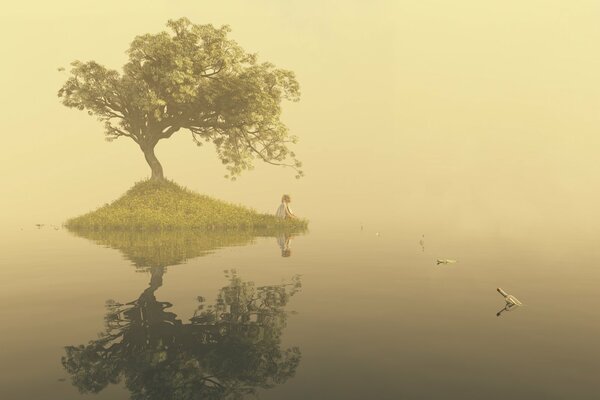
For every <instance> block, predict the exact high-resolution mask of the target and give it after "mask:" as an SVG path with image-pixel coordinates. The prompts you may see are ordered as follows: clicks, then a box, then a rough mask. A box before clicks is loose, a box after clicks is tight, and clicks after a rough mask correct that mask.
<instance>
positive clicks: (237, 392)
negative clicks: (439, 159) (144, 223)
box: [0, 221, 600, 400]
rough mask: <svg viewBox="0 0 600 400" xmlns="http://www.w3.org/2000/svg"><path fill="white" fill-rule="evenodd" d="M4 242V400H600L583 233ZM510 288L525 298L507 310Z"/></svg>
mask: <svg viewBox="0 0 600 400" xmlns="http://www.w3.org/2000/svg"><path fill="white" fill-rule="evenodd" d="M256 235H258V236H256ZM4 237H6V238H7V239H6V240H5V246H4V248H3V251H2V252H1V254H0V263H1V264H2V268H1V269H0V274H2V279H0V282H1V283H0V285H1V286H0V317H1V319H2V321H3V323H2V325H1V328H0V329H1V338H2V349H1V351H0V363H1V365H0V367H1V369H2V374H1V375H0V398H2V399H7V400H18V399H27V400H30V399H61V400H68V399H83V398H86V399H112V400H116V399H129V398H133V399H168V398H177V399H238V398H254V397H253V396H255V395H256V396H258V397H259V398H261V399H303V400H305V399H507V398H513V399H595V398H597V396H598V392H599V389H600V383H598V372H599V371H600V347H599V346H598V338H599V337H600V320H599V318H598V315H597V308H596V307H595V305H597V304H599V302H600V291H599V290H598V284H599V278H600V272H599V271H598V267H597V265H596V264H597V260H598V259H599V256H600V250H599V249H598V247H597V246H595V243H594V241H593V240H592V239H591V238H590V237H589V236H587V235H584V234H581V235H576V234H573V233H571V234H568V235H567V234H562V233H561V232H552V231H551V230H548V231H544V232H525V233H520V234H519V235H513V236H511V235H503V234H499V233H494V232H487V233H484V234H481V233H479V234H471V235H468V234H465V233H457V232H452V231H444V230H443V229H440V230H437V229H431V228H428V229H427V231H422V230H419V229H418V227H402V226H397V225H393V224H387V225H386V224H381V225H379V226H371V225H369V224H368V223H365V224H364V225H363V226H361V225H360V224H350V223H348V224H319V223H318V221H317V222H315V223H312V224H311V226H310V231H309V232H306V233H304V234H291V233H281V234H279V235H276V236H275V237H262V236H260V233H259V232H258V233H257V232H255V233H243V232H242V233H239V232H238V233H235V232H229V233H213V234H200V233H171V234H168V233H163V234H160V235H153V234H149V233H147V234H127V233H114V234H88V235H81V234H80V235H76V234H73V233H71V232H69V231H67V230H66V229H64V228H61V227H53V226H42V227H40V228H37V227H35V226H23V227H4ZM437 259H453V260H456V263H448V264H438V263H437V262H436V260H437ZM498 287H501V288H502V289H504V290H505V291H506V292H508V293H509V294H512V295H514V296H516V297H517V298H518V299H519V300H520V301H521V302H522V303H523V305H522V306H520V307H513V308H506V307H505V301H504V298H503V297H502V296H501V295H500V294H499V293H498V292H497V291H496V288H498ZM90 393H95V394H90Z"/></svg>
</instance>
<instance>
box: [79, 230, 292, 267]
mask: <svg viewBox="0 0 600 400" xmlns="http://www.w3.org/2000/svg"><path fill="white" fill-rule="evenodd" d="M71 232H72V233H74V234H75V235H77V236H81V237H84V238H86V239H89V240H92V241H94V242H96V243H98V244H100V245H102V246H107V247H111V248H114V249H117V250H119V251H121V252H122V253H123V255H124V256H125V257H126V258H127V259H128V260H130V261H131V262H132V263H133V264H135V265H136V266H137V267H139V268H148V267H165V266H169V265H177V264H181V263H183V262H185V261H186V260H189V259H192V258H195V257H200V256H203V255H206V254H209V253H211V252H213V251H215V250H217V249H219V248H222V247H230V246H243V245H247V244H249V243H252V242H253V241H254V239H255V238H256V237H261V236H263V237H277V236H280V235H287V236H289V235H290V234H291V233H292V232H286V231H285V232H284V231H280V230H273V229H268V230H266V229H262V230H257V229H254V230H231V231H218V230H215V231H193V230H173V231H115V230H108V231H106V230H105V231H101V230H100V231H99V230H71ZM298 233H300V232H298Z"/></svg>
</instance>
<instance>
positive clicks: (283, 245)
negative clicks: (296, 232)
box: [277, 234, 292, 257]
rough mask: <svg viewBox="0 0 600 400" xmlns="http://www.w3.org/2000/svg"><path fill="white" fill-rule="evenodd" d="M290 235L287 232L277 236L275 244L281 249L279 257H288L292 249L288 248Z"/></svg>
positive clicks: (290, 239)
mask: <svg viewBox="0 0 600 400" xmlns="http://www.w3.org/2000/svg"><path fill="white" fill-rule="evenodd" d="M291 241H292V237H291V236H290V235H288V234H283V235H279V236H277V244H278V245H279V248H280V249H281V257H290V256H291V255H292V249H290V242H291Z"/></svg>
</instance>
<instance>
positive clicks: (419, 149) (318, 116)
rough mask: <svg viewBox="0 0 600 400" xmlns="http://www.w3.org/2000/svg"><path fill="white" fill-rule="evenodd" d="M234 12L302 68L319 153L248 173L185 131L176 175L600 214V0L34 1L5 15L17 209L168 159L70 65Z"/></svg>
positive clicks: (587, 216) (242, 199)
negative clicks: (108, 123)
mask: <svg viewBox="0 0 600 400" xmlns="http://www.w3.org/2000/svg"><path fill="white" fill-rule="evenodd" d="M182 16H185V17H188V18H189V19H190V20H192V21H193V22H195V23H212V24H215V25H221V24H229V25H230V26H231V28H232V29H233V32H232V37H233V38H235V39H236V40H237V41H238V42H239V43H240V44H241V45H242V46H243V47H244V48H245V49H246V50H248V51H252V52H257V53H259V56H260V59H261V60H265V61H271V62H273V63H275V64H276V65H277V66H279V67H282V68H287V69H291V70H293V71H295V72H296V74H297V78H298V80H299V82H300V84H301V89H302V99H301V101H300V102H299V103H289V104H285V105H284V110H285V112H284V117H283V118H284V121H285V122H286V123H287V124H288V126H289V127H290V129H291V131H292V132H293V133H294V134H296V135H298V136H299V137H300V143H299V144H298V145H297V146H296V153H297V154H298V155H299V157H300V159H301V160H302V161H303V162H304V164H305V173H306V177H305V178H303V179H302V180H300V181H296V180H295V179H294V178H293V175H294V174H293V172H292V171H289V170H285V169H278V168H275V167H272V166H263V165H260V164H257V168H256V169H255V170H254V171H250V172H249V173H246V174H244V175H242V177H241V178H240V179H239V180H238V181H237V182H230V181H228V180H225V179H224V178H223V175H224V174H225V170H224V168H223V167H222V165H221V164H220V163H219V162H218V161H217V159H216V157H215V156H214V154H213V153H214V152H213V150H212V148H211V147H210V146H204V147H202V148H196V147H195V146H194V145H193V142H192V140H191V138H190V137H189V135H187V134H185V133H178V134H177V136H176V137H174V138H173V139H171V140H167V141H162V142H161V143H159V145H158V147H157V149H156V151H157V155H158V157H159V159H160V160H161V162H162V164H163V167H164V169H165V174H166V175H167V177H169V178H172V179H174V180H176V181H177V182H179V183H181V184H183V185H185V186H188V187H189V188H191V189H194V190H198V191H201V192H204V193H207V194H210V195H214V196H216V197H220V198H222V199H226V200H229V201H233V202H236V203H243V204H246V205H249V206H252V207H254V208H257V209H259V210H261V211H274V209H275V208H276V206H277V203H278V201H279V198H280V196H281V194H282V193H283V192H289V193H291V194H292V196H293V199H294V203H293V205H294V206H295V211H296V212H297V213H299V214H302V215H306V216H308V217H309V218H311V219H312V220H313V221H315V222H318V221H323V220H325V219H329V220H338V221H348V222H352V223H354V222H356V223H357V224H360V223H361V222H362V223H364V224H370V223H371V224H376V223H382V221H387V222H392V223H394V224H415V223H419V221H428V222H427V223H431V222H432V221H433V222H435V223H440V224H445V225H446V226H455V227H456V228H457V229H486V230H489V229H492V230H494V229H497V230H510V229H517V228H519V229H521V228H529V227H533V226H538V227H539V226H544V225H545V224H551V223H553V222H556V223H558V224H561V223H562V224H567V225H569V224H570V225H573V226H575V225H578V224H587V225H588V226H592V227H595V226H596V222H595V221H596V219H597V218H598V217H600V212H599V211H598V206H597V204H598V203H599V201H600V190H599V189H598V186H599V185H598V181H599V178H598V176H599V172H600V168H598V166H597V165H598V159H599V155H598V153H599V148H600V146H599V145H600V137H599V135H598V133H599V132H600V129H599V128H600V117H599V115H600V114H599V113H598V110H599V106H600V86H599V83H600V79H599V74H600V52H599V51H598V44H599V43H600V24H598V21H599V20H600V3H599V2H597V1H583V0H580V1H575V2H567V1H564V0H562V1H552V0H544V1H541V0H540V1H533V0H520V1H516V0H515V1H513V0H504V1H481V0H472V1H465V0H457V1H452V2H451V1H446V0H439V1H430V0H414V1H401V0H396V1H369V2H367V1H313V0H303V1H295V0H293V1H292V0H285V1H282V0H263V1H223V2H214V1H211V2H208V1H202V0H196V1H187V0H185V1H184V0H178V1H137V0H136V1H126V2H123V1H114V0H110V1H98V2H81V1H75V0H72V1H65V0H57V1H53V2H46V1H41V0H38V1H20V2H13V3H11V4H10V5H5V6H4V7H3V10H2V11H1V17H0V18H1V24H0V34H1V37H2V53H3V54H2V63H1V64H0V72H1V73H0V80H1V81H0V83H1V90H0V106H1V107H2V114H1V115H2V117H1V118H2V128H3V137H4V143H3V151H2V157H1V163H2V165H1V168H0V171H1V172H0V174H1V179H2V185H1V186H2V197H1V198H2V201H1V203H0V205H1V208H0V219H2V220H3V221H8V222H10V223H15V224H33V223H37V222H42V223H61V222H62V221H64V219H66V218H68V217H70V216H74V215H78V214H80V213H82V212H85V211H88V210H90V209H93V208H95V207H97V206H99V205H101V204H104V203H105V202H108V201H111V200H112V199H114V198H115V197H116V196H118V195H120V194H121V193H122V192H124V191H125V190H126V189H127V188H128V187H130V186H131V184H132V183H133V182H135V181H137V180H140V179H142V178H144V177H146V176H148V175H149V168H148V167H147V165H146V163H145V161H144V159H143V156H142V153H141V152H140V150H139V149H138V148H137V147H136V146H135V144H134V143H133V142H130V141H127V140H118V141H116V142H113V143H107V142H105V141H104V136H103V134H102V124H101V123H99V122H97V121H96V120H95V119H94V118H92V117H89V116H88V115H87V114H85V113H84V112H78V111H75V110H72V109H67V108H66V107H64V106H62V105H61V104H60V102H59V101H58V98H57V97H56V92H57V90H58V88H59V87H60V86H61V84H62V82H63V81H64V80H65V78H66V75H65V73H60V72H58V71H57V68H58V67H61V66H65V67H66V66H68V64H69V63H70V62H71V61H72V60H75V59H79V60H82V61H85V60H91V59H93V60H96V61H98V62H100V63H102V64H104V65H107V66H109V67H113V68H120V67H121V65H122V64H123V63H124V62H125V54H124V52H125V50H126V49H127V47H128V45H129V43H130V41H131V40H132V39H133V37H134V36H135V35H137V34H143V33H147V32H157V31H160V30H163V29H164V24H165V22H166V21H167V19H169V18H179V17H182Z"/></svg>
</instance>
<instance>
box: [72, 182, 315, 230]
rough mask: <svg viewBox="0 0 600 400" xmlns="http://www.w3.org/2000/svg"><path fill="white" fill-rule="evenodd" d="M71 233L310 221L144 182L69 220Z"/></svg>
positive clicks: (299, 225)
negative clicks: (115, 198) (112, 200)
mask: <svg viewBox="0 0 600 400" xmlns="http://www.w3.org/2000/svg"><path fill="white" fill-rule="evenodd" d="M65 226H66V227H67V228H69V229H71V230H86V229H90V230H145V229H151V230H166V229H201V230H215V229H249V230H254V229H258V230H265V229H267V230H269V231H273V232H276V231H280V230H281V231H283V230H285V231H303V230H305V229H306V227H307V226H308V221H306V220H302V219H298V220H282V219H280V218H277V217H275V216H274V215H269V214H261V213H259V212H256V211H254V210H251V209H249V208H246V207H243V206H239V205H234V204H230V203H226V202H224V201H221V200H217V199H213V198H211V197H208V196H204V195H201V194H198V193H194V192H192V191H190V190H188V189H186V188H183V187H181V186H179V185H178V184H176V183H175V182H172V181H167V180H165V181H157V180H145V181H141V182H138V183H136V184H135V185H134V186H133V187H132V188H131V189H129V190H128V191H127V192H126V193H125V194H124V195H123V196H122V197H120V198H119V199H117V200H115V201H114V202H112V203H111V204H106V205H104V206H103V207H100V208H99V209H97V210H96V211H92V212H89V213H87V214H84V215H82V216H80V217H76V218H73V219H70V220H68V221H67V222H66V224H65Z"/></svg>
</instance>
